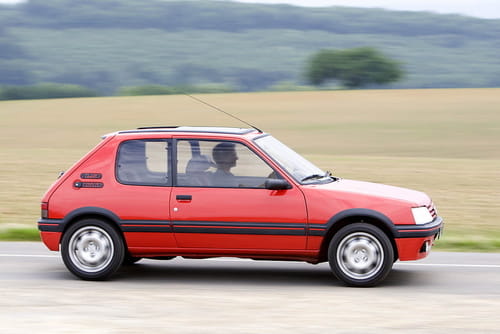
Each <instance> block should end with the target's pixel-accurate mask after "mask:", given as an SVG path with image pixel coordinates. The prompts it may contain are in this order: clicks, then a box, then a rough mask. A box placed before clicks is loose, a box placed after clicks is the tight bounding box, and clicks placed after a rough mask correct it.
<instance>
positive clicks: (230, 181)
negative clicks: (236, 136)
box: [212, 142, 238, 187]
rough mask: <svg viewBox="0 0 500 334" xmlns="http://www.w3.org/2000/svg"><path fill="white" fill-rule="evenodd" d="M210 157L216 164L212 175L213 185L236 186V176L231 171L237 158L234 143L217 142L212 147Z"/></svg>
mask: <svg viewBox="0 0 500 334" xmlns="http://www.w3.org/2000/svg"><path fill="white" fill-rule="evenodd" d="M212 157H213V159H214V161H215V164H216V165H217V170H216V171H215V173H214V175H213V185H214V186H219V187H238V182H237V180H236V177H235V176H234V175H233V173H231V168H233V167H235V166H236V161H237V160H238V155H237V154H236V145H235V144H234V143H229V142H223V143H219V144H217V145H216V146H215V147H214V148H213V150H212Z"/></svg>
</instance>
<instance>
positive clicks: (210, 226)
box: [173, 221, 307, 236]
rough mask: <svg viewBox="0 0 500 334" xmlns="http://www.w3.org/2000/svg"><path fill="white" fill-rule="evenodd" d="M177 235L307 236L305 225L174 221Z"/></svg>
mask: <svg viewBox="0 0 500 334" xmlns="http://www.w3.org/2000/svg"><path fill="white" fill-rule="evenodd" d="M173 224H174V225H173V228H174V232H175V233H209V234H250V235H301V236H305V235H306V226H307V225H306V224H305V223H256V222H210V221H174V222H173Z"/></svg>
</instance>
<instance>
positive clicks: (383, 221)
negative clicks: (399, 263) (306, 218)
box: [319, 209, 399, 262]
mask: <svg viewBox="0 0 500 334" xmlns="http://www.w3.org/2000/svg"><path fill="white" fill-rule="evenodd" d="M359 222H363V223H366V224H370V225H373V226H375V227H378V228H379V229H380V230H382V232H384V233H385V234H386V235H387V237H388V238H389V240H390V241H391V244H392V248H393V250H394V261H395V260H396V259H398V257H399V255H398V248H397V245H396V241H395V236H396V234H397V231H396V230H395V227H394V223H393V222H392V220H391V219H390V218H389V217H387V216H386V215H384V214H383V213H380V212H378V211H375V210H372V209H348V210H344V211H341V212H339V213H337V214H336V215H334V216H333V217H332V218H330V219H329V220H328V222H327V228H326V232H325V235H324V237H323V241H322V243H321V248H320V254H319V261H320V262H325V261H327V260H328V246H329V244H330V241H331V240H332V238H333V236H334V235H335V233H337V232H338V231H339V230H340V229H341V228H343V227H345V226H347V225H350V224H354V223H359Z"/></svg>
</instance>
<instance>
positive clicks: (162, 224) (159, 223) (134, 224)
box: [120, 220, 173, 233]
mask: <svg viewBox="0 0 500 334" xmlns="http://www.w3.org/2000/svg"><path fill="white" fill-rule="evenodd" d="M120 228H121V230H122V231H123V232H157V233H172V232H173V229H172V226H171V225H170V222H169V221H168V220H154V221H151V220H122V221H121V222H120Z"/></svg>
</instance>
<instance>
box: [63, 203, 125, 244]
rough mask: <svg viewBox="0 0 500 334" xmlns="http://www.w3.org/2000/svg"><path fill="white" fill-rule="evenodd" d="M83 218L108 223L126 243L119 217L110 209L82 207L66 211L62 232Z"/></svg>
mask: <svg viewBox="0 0 500 334" xmlns="http://www.w3.org/2000/svg"><path fill="white" fill-rule="evenodd" d="M83 219H98V220H101V221H104V222H106V223H108V224H109V225H110V226H112V227H113V228H114V229H115V230H116V231H117V232H118V233H119V234H120V235H121V237H122V239H123V242H124V243H126V240H125V238H124V235H123V231H122V230H121V228H120V223H119V222H120V218H119V217H118V216H117V215H116V214H115V213H113V212H112V211H110V210H108V209H104V208H99V207H91V206H89V207H83V208H78V209H76V210H73V211H71V212H70V213H68V214H67V215H66V216H65V217H64V219H63V229H62V234H64V233H65V232H66V231H67V230H68V228H69V227H70V226H71V225H73V224H74V223H76V222H78V221H81V220H83Z"/></svg>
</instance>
